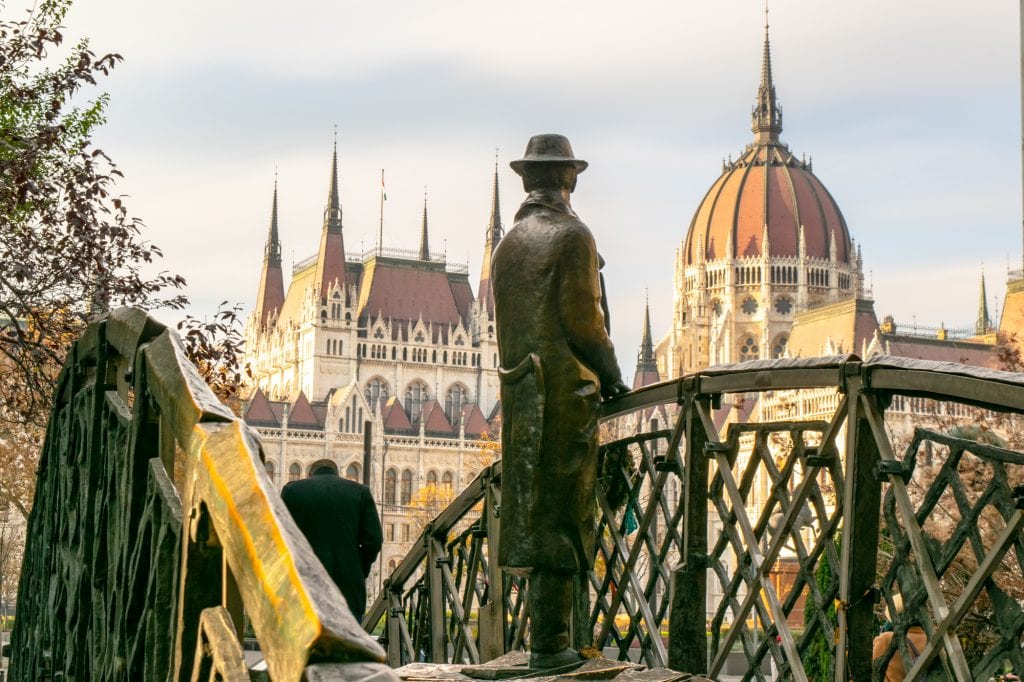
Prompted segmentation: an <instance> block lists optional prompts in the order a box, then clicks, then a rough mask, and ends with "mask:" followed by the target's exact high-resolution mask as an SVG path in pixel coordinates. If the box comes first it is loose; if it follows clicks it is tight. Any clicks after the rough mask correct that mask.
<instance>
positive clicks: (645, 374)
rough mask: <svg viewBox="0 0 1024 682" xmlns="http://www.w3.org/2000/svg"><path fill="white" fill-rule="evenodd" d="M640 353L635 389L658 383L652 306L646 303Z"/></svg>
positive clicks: (634, 378) (638, 355)
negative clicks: (652, 326) (652, 330)
mask: <svg viewBox="0 0 1024 682" xmlns="http://www.w3.org/2000/svg"><path fill="white" fill-rule="evenodd" d="M640 338H641V340H640V352H638V353H637V355H636V374H634V375H633V388H634V389H636V388H640V387H642V386H648V385H650V384H653V383H657V382H658V381H660V380H661V378H660V377H659V376H658V363H657V361H656V360H655V358H654V341H653V340H652V339H651V304H650V301H647V300H645V301H644V326H643V331H642V332H641V334H640Z"/></svg>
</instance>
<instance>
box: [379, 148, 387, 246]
mask: <svg viewBox="0 0 1024 682" xmlns="http://www.w3.org/2000/svg"><path fill="white" fill-rule="evenodd" d="M386 197H387V195H386V194H385V193H384V169H383V168H381V169H380V232H379V233H378V234H377V255H378V256H380V255H382V252H383V249H384V199H385V198H386Z"/></svg>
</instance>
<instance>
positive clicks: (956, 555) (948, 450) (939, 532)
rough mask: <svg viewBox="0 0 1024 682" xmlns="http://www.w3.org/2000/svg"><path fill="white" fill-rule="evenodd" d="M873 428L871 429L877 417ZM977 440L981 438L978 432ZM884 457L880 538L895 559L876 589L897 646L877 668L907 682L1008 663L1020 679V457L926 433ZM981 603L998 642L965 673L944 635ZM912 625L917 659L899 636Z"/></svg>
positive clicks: (1023, 520)
mask: <svg viewBox="0 0 1024 682" xmlns="http://www.w3.org/2000/svg"><path fill="white" fill-rule="evenodd" d="M871 419H872V424H873V425H876V424H878V423H879V415H878V413H877V412H876V413H874V414H873V415H872V417H871ZM974 435H978V436H982V437H984V436H985V434H984V433H983V432H980V431H977V430H975V434H974ZM881 449H882V451H883V461H885V462H887V463H890V464H888V466H885V467H884V468H882V469H880V471H879V478H880V479H881V480H883V481H885V482H887V484H888V485H887V490H886V491H885V494H884V497H883V518H884V528H883V531H882V532H883V534H884V536H885V537H886V538H887V540H888V541H889V542H890V544H891V551H892V554H893V559H892V562H891V564H890V567H889V570H888V571H887V572H886V574H885V575H884V576H883V577H882V579H881V587H882V593H883V597H884V599H885V601H886V603H887V605H888V606H889V612H890V613H891V614H895V617H894V622H895V632H896V634H897V636H895V637H893V638H892V640H891V641H890V643H889V647H888V649H887V651H886V652H885V654H884V656H883V657H882V658H881V659H880V660H879V661H878V667H879V668H881V666H884V665H887V663H888V661H889V660H890V658H891V657H893V656H902V657H903V662H904V666H905V668H906V669H907V670H908V671H909V673H910V677H911V679H914V678H916V677H919V676H920V675H924V674H927V675H929V676H930V677H932V678H934V679H948V677H950V676H951V674H955V675H956V676H957V677H958V678H960V679H964V678H965V676H967V675H970V678H971V679H988V678H990V677H992V676H994V675H996V674H997V673H1000V672H1003V670H1004V668H1003V666H1004V664H1005V663H1006V662H1007V661H1009V662H1010V663H1011V664H1012V665H1013V666H1014V669H1016V670H1024V649H1022V647H1021V639H1022V635H1024V610H1022V608H1021V604H1020V603H1019V602H1018V599H1019V595H1018V597H1017V599H1015V598H1014V597H1013V596H1011V593H1012V590H1013V586H1012V584H1013V583H1014V582H1016V583H1017V584H1018V587H1019V583H1020V581H1021V579H1022V573H1021V567H1022V566H1024V534H1022V533H1021V530H1022V528H1024V511H1022V510H1021V509H1020V506H1021V505H1020V500H1021V491H1020V489H1019V488H1017V486H1020V485H1021V484H1024V455H1022V454H1021V453H1019V452H1015V451H1012V450H1007V449H1006V448H1002V447H998V446H996V445H992V444H990V443H983V442H978V441H975V440H968V439H964V438H957V437H953V436H950V435H949V434H948V433H938V432H936V431H933V430H928V429H923V428H918V429H915V431H914V433H913V437H912V439H911V441H910V443H909V444H908V445H907V447H906V450H905V452H904V455H903V457H902V458H899V459H897V458H896V457H895V455H894V452H893V449H892V448H891V447H890V446H889V443H888V441H886V442H884V443H883V444H882V448H881ZM921 459H924V460H926V461H924V462H921V461H920V460H921ZM908 512H912V513H908ZM918 553H920V554H919V555H918ZM1007 553H1009V556H1006V555H1007ZM897 595H898V597H897ZM981 596H984V598H985V599H987V600H988V602H989V605H990V606H989V612H990V613H991V617H992V619H993V620H995V621H997V622H998V624H999V628H998V631H997V632H998V637H996V638H995V641H991V642H988V643H987V645H988V646H987V649H988V651H987V653H986V654H985V655H984V656H982V657H981V659H980V660H978V661H977V662H976V663H975V664H974V665H973V666H969V664H968V663H969V662H968V661H967V657H966V655H965V653H964V651H963V643H962V642H961V640H960V638H958V637H956V636H950V634H951V633H954V632H956V630H957V627H958V625H960V623H961V622H962V621H963V619H964V616H965V615H966V613H967V610H968V607H969V606H970V605H971V604H972V602H974V601H975V600H976V599H978V598H979V597H981ZM897 598H898V599H899V601H900V602H902V608H901V609H900V608H897V607H896V599H897ZM913 625H917V626H918V627H921V628H922V629H923V630H924V631H925V632H926V633H927V636H928V644H927V645H926V646H925V647H924V649H922V650H920V651H918V652H914V651H912V650H910V648H909V647H908V646H907V644H906V642H907V637H906V634H905V633H906V630H907V628H908V627H911V626H913Z"/></svg>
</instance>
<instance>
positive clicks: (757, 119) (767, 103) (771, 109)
mask: <svg viewBox="0 0 1024 682" xmlns="http://www.w3.org/2000/svg"><path fill="white" fill-rule="evenodd" d="M752 118H753V122H752V123H751V126H750V129H751V131H752V132H753V133H754V142H755V143H757V144H771V143H778V141H779V134H780V133H781V132H782V107H780V106H779V102H778V100H777V99H776V97H775V83H774V82H773V81H772V51H771V45H770V43H769V41H768V2H767V0H766V1H765V5H764V50H763V52H762V53H761V84H760V85H759V86H758V87H757V98H756V99H755V100H754V110H753V116H752Z"/></svg>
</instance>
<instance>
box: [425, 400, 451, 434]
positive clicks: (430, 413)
mask: <svg viewBox="0 0 1024 682" xmlns="http://www.w3.org/2000/svg"><path fill="white" fill-rule="evenodd" d="M421 419H422V420H423V430H424V431H425V432H426V433H433V434H439V435H440V434H444V435H451V434H452V423H451V422H450V421H448V417H446V416H445V414H444V409H443V408H442V407H441V403H439V402H437V400H436V399H435V400H431V401H429V402H428V403H427V404H426V405H424V406H423V415H422V417H421Z"/></svg>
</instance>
